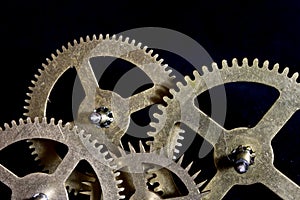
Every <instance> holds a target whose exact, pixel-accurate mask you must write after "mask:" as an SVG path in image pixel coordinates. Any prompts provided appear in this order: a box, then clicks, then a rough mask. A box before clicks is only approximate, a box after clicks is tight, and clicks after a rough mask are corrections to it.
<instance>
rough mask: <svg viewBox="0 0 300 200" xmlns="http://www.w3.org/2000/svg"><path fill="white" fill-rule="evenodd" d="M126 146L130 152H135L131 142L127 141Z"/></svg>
mask: <svg viewBox="0 0 300 200" xmlns="http://www.w3.org/2000/svg"><path fill="white" fill-rule="evenodd" d="M128 147H129V150H130V152H131V153H136V151H135V149H134V147H133V146H132V144H131V143H130V142H128Z"/></svg>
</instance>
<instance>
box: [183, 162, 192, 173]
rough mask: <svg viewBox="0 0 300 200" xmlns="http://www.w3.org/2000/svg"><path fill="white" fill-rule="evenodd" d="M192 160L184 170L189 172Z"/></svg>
mask: <svg viewBox="0 0 300 200" xmlns="http://www.w3.org/2000/svg"><path fill="white" fill-rule="evenodd" d="M193 163H194V162H193V161H192V162H191V163H190V164H189V165H188V166H187V167H186V168H185V171H187V172H189V171H190V170H191V167H192V165H193Z"/></svg>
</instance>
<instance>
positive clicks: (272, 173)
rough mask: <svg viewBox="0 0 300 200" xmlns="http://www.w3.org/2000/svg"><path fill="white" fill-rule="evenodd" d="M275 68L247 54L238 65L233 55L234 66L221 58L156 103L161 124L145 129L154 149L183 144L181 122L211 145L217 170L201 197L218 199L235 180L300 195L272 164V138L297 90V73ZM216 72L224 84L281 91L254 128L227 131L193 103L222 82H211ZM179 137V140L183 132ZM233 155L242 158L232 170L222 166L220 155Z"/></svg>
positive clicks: (294, 105) (297, 104)
mask: <svg viewBox="0 0 300 200" xmlns="http://www.w3.org/2000/svg"><path fill="white" fill-rule="evenodd" d="M278 69H279V65H278V64H276V65H274V67H273V68H272V69H270V68H269V63H268V61H265V62H264V63H263V65H262V66H259V64H258V60H257V59H255V60H254V61H253V65H251V66H249V65H248V60H247V59H244V60H243V64H242V65H241V66H240V65H238V61H237V60H236V59H233V61H232V66H229V65H228V64H227V62H226V61H225V60H224V61H223V62H222V66H221V67H218V66H217V64H216V63H213V64H212V70H211V71H209V70H208V68H207V67H204V68H203V75H200V74H199V73H198V72H197V71H195V72H194V77H195V79H194V80H192V79H191V78H189V77H185V81H186V83H185V84H182V83H178V84H177V86H178V88H179V91H175V90H173V89H171V90H170V92H171V94H172V95H173V98H172V99H170V98H168V97H165V98H164V100H165V102H166V103H167V106H166V107H163V106H160V109H161V110H162V111H163V114H161V115H159V114H156V115H155V117H156V118H157V119H158V120H159V123H152V126H153V127H155V128H156V130H157V131H156V132H150V133H149V135H150V136H153V137H154V141H153V147H154V150H157V149H164V150H165V151H166V152H167V153H168V154H169V155H172V154H173V151H174V149H176V148H177V146H180V145H181V142H180V140H178V138H179V136H178V135H179V134H178V131H176V129H177V128H178V123H180V122H182V123H184V124H186V125H187V126H188V127H190V128H191V129H192V130H193V131H195V132H196V133H198V134H199V135H200V136H201V137H203V138H204V139H205V140H207V141H208V142H209V143H211V144H212V145H213V146H214V160H215V166H216V168H217V173H216V175H215V176H214V177H213V179H212V180H211V181H210V182H209V183H208V185H207V186H206V187H205V189H206V190H213V192H211V193H209V194H208V195H207V196H206V197H204V199H221V198H222V197H224V196H225V194H226V193H227V192H228V191H229V190H230V189H231V188H232V187H233V186H234V185H241V184H242V185H249V184H254V183H262V184H264V185H265V186H267V187H268V188H269V189H271V190H272V191H273V192H275V193H276V194H277V195H278V196H280V197H281V198H283V199H299V198H300V187H299V186H298V185H297V184H296V183H294V182H293V181H291V180H290V179H289V178H288V177H286V176H285V175H284V174H282V173H281V172H280V171H279V170H277V169H276V168H275V167H274V165H273V160H274V154H273V150H272V146H271V140H272V139H273V138H274V136H275V135H276V134H277V133H278V132H279V130H280V129H281V128H282V127H283V126H284V124H285V123H286V122H287V121H288V120H289V119H290V117H291V116H292V115H293V114H294V113H295V112H296V111H297V110H299V108H300V101H299V99H300V89H299V84H298V83H297V80H296V79H297V78H298V73H295V74H294V75H292V76H291V78H289V77H288V72H289V69H288V68H285V69H284V70H283V72H282V73H279V72H278ZM219 77H221V80H223V84H226V83H230V82H255V83H260V84H264V85H267V86H271V87H273V88H276V89H277V90H278V91H279V93H280V96H279V98H278V99H277V101H276V102H275V103H274V104H273V105H272V107H271V108H270V109H269V110H268V112H267V113H266V114H265V115H264V116H263V118H262V119H261V120H260V121H259V122H258V124H257V125H256V126H255V127H253V128H235V129H233V130H226V129H225V128H223V127H222V126H221V125H219V124H218V123H217V122H215V121H214V120H213V119H211V118H210V117H209V116H207V115H206V114H205V113H203V112H202V111H201V110H199V109H198V108H197V107H196V106H195V104H194V99H195V98H196V97H197V96H198V95H200V94H201V93H203V92H205V91H207V90H209V89H211V88H213V87H215V86H218V85H219V84H220V83H219V82H216V81H215V80H216V78H219ZM195 119H196V120H195ZM180 137H181V138H180V139H183V135H181V136H180ZM232 150H233V151H234V152H232ZM253 151H254V152H255V155H256V157H255V163H254V164H253V166H251V167H249V165H250V164H252V163H253V159H254V152H253ZM237 152H238V153H237ZM236 154H238V155H239V156H240V157H239V158H240V160H235V162H237V163H235V164H239V165H238V166H236V169H234V167H228V166H227V167H226V166H224V163H223V160H224V159H225V160H227V161H228V160H229V158H230V156H232V155H235V157H236ZM228 157H229V158H228ZM240 161H241V163H238V162H240ZM246 161H247V162H246ZM248 167H249V170H248ZM236 170H237V171H239V172H240V173H237V171H236ZM245 172H246V173H245Z"/></svg>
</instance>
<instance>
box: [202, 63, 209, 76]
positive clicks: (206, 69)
mask: <svg viewBox="0 0 300 200" xmlns="http://www.w3.org/2000/svg"><path fill="white" fill-rule="evenodd" d="M202 71H203V74H207V73H209V70H208V68H207V66H205V65H204V66H202Z"/></svg>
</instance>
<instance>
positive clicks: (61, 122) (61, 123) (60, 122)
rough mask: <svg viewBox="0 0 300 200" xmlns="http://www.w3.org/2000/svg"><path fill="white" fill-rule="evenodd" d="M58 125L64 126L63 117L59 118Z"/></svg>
mask: <svg viewBox="0 0 300 200" xmlns="http://www.w3.org/2000/svg"><path fill="white" fill-rule="evenodd" d="M57 125H58V126H60V127H62V126H63V121H62V120H61V119H60V120H58V122H57Z"/></svg>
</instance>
